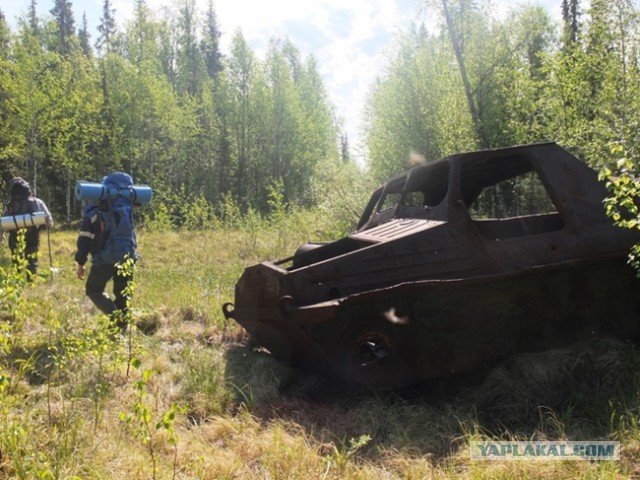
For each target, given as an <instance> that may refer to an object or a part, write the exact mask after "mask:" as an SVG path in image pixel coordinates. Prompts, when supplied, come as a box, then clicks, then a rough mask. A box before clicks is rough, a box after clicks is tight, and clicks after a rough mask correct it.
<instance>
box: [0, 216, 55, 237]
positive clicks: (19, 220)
mask: <svg viewBox="0 0 640 480" xmlns="http://www.w3.org/2000/svg"><path fill="white" fill-rule="evenodd" d="M46 223H47V218H46V217H45V216H44V212H33V213H24V214H22V215H7V216H6V217H2V219H0V226H1V227H2V228H1V230H2V231H4V232H8V231H10V230H18V229H20V228H29V227H39V226H40V225H46Z"/></svg>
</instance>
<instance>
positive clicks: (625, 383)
mask: <svg viewBox="0 0 640 480" xmlns="http://www.w3.org/2000/svg"><path fill="white" fill-rule="evenodd" d="M309 223H313V222H309ZM290 232H295V233H294V234H291V233H290ZM313 236H314V232H313V231H307V230H305V229H304V228H300V227H299V226H298V227H297V228H291V225H289V226H286V228H283V227H280V228H276V227H270V226H264V225H260V226H259V228H258V227H256V226H254V227H252V228H241V229H239V228H236V229H226V230H213V231H201V232H187V231H181V232H154V233H150V232H146V231H144V230H143V231H141V232H139V243H140V252H141V254H142V261H141V262H140V263H139V265H138V267H137V269H136V272H135V282H134V284H135V293H134V298H133V311H134V318H133V320H134V322H135V323H136V325H137V327H136V328H134V329H132V330H131V332H130V336H128V337H127V338H124V339H123V338H120V337H119V336H116V337H115V338H114V336H113V335H110V333H109V331H108V328H107V325H106V323H107V322H106V319H105V318H104V317H101V316H100V315H98V314H97V312H96V310H95V309H94V308H93V307H92V304H91V302H90V301H89V300H88V298H86V297H85V296H84V290H83V288H84V284H83V282H81V281H80V280H78V279H76V278H75V266H74V262H73V253H74V250H75V238H76V237H75V232H64V231H54V232H53V233H52V235H51V252H52V257H53V264H54V267H55V268H56V271H55V272H54V273H53V274H52V275H48V272H49V268H48V267H49V257H48V250H47V241H46V237H43V240H44V241H43V248H41V256H40V266H41V271H42V272H45V273H46V274H47V275H45V276H44V278H41V279H38V281H37V282H35V284H34V285H32V286H26V285H22V284H21V283H20V281H19V279H17V278H16V276H15V275H14V274H13V273H11V268H10V266H9V265H10V261H9V252H8V248H7V247H6V245H5V246H3V247H2V248H1V249H0V267H2V268H3V270H2V272H0V280H2V283H1V284H0V288H1V289H3V291H4V300H3V301H4V305H0V333H1V334H2V337H1V338H2V342H1V343H0V348H4V352H3V353H1V354H0V355H1V356H0V359H1V362H0V373H2V375H3V378H4V379H5V380H6V381H5V382H4V383H1V382H0V385H1V386H2V390H1V392H2V393H0V423H1V426H0V478H7V479H9V478H11V479H13V478H38V479H75V478H82V479H123V480H124V479H149V478H155V479H172V478H180V479H192V478H193V479H225V478H229V479H232V478H233V479H295V478H301V479H305V480H308V479H422V478H487V479H494V478H507V479H511V478H513V479H516V478H529V479H538V478H540V479H551V478H594V479H596V478H598V479H600V478H605V479H606V478H610V479H618V478H639V477H640V427H639V422H640V410H639V407H640V398H639V397H638V393H639V391H640V390H639V388H638V387H639V385H640V382H639V379H638V373H637V372H638V365H639V363H640V362H639V360H640V355H639V354H638V349H637V347H636V346H635V345H631V344H626V343H621V342H616V341H613V340H609V341H598V342H593V343H591V344H589V345H583V346H580V347H571V348H567V349H565V350H561V351H560V350H556V351H553V352H548V353H545V354H536V355H525V356H522V357H519V358H517V359H513V360H511V361H509V362H508V364H506V365H504V366H502V367H500V368H497V369H495V370H493V371H491V372H483V373H482V374H478V375H473V376H468V377H465V378H456V379H452V380H447V381H441V382H432V383H430V384H426V385H421V386H419V387H416V388H414V389H410V390H405V391H402V392H393V393H383V394H382V393H377V394H374V393H367V392H357V393H354V392H345V391H343V390H342V389H340V388H339V387H338V386H336V385H334V384H333V383H332V382H331V381H330V380H327V379H324V378H320V377H316V376H314V375H311V374H309V373H301V372H299V371H297V370H295V369H294V368H291V367H289V366H286V365H284V364H281V363H279V362H277V361H275V360H273V359H272V358H271V357H270V356H269V354H268V353H266V352H265V351H263V350H261V349H259V348H255V347H254V346H252V345H251V343H250V342H249V341H248V340H249V339H248V338H247V336H246V334H245V333H244V331H243V330H242V329H241V328H240V327H239V326H238V325H236V324H234V323H226V321H225V320H224V317H223V315H222V312H221V306H222V304H223V303H224V302H227V301H233V288H234V285H235V282H236V281H237V279H238V277H239V275H240V274H241V273H242V270H243V268H244V267H245V266H247V265H250V264H252V263H255V262H257V261H260V260H263V259H269V258H270V259H275V258H282V257H284V256H288V255H289V254H290V253H291V252H292V251H293V250H294V249H295V248H296V247H297V245H299V244H300V243H302V242H304V241H307V240H310V239H311V240H317V238H312V237H313ZM487 439H505V440H556V439H569V440H616V441H621V442H622V455H621V457H622V458H621V460H620V461H611V462H585V461H528V462H508V461H492V462H478V461H475V462H473V461H471V460H470V456H469V442H470V441H472V440H487Z"/></svg>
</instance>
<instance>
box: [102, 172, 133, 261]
mask: <svg viewBox="0 0 640 480" xmlns="http://www.w3.org/2000/svg"><path fill="white" fill-rule="evenodd" d="M102 183H103V185H104V186H105V187H107V188H108V189H110V191H111V192H113V193H112V194H111V195H109V197H108V198H107V199H106V200H104V202H106V203H107V205H106V208H104V206H103V208H101V209H100V210H99V211H98V216H99V217H98V218H99V221H100V230H101V238H102V241H103V244H102V248H101V249H100V250H99V251H98V252H96V253H95V254H94V255H93V263H96V264H99V263H112V264H113V263H119V262H122V261H124V260H125V258H126V257H127V256H129V257H130V258H133V259H134V260H138V259H139V257H138V251H137V248H138V244H137V241H136V233H135V228H134V223H133V206H132V204H131V201H130V200H129V198H131V196H130V195H127V193H128V191H129V189H130V188H131V186H132V185H133V180H132V179H131V176H129V175H128V174H126V173H122V172H118V173H112V174H111V175H108V176H106V177H104V178H103V179H102ZM121 191H122V192H123V193H122V194H120V193H118V192H121Z"/></svg>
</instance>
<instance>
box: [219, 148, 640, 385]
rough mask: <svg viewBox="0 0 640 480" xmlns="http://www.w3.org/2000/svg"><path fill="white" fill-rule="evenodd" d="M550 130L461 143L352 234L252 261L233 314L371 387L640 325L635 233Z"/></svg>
mask: <svg viewBox="0 0 640 480" xmlns="http://www.w3.org/2000/svg"><path fill="white" fill-rule="evenodd" d="M606 195H607V191H606V189H605V186H604V184H603V183H602V182H600V181H598V178H597V174H596V172H595V171H593V170H592V169H590V168H589V167H588V166H586V165H585V164H584V163H582V162H581V161H580V160H578V159H577V158H576V157H574V156H573V155H571V154H570V153H569V152H567V151H566V150H564V149H562V148H561V147H559V146H558V145H556V144H554V143H546V144H537V145H525V146H517V147H510V148H503V149H496V150H488V151H479V152H472V153H463V154H456V155H452V156H450V157H447V158H444V159H441V160H438V161H435V162H433V163H430V164H427V165H422V166H418V167H414V168H413V169H411V170H408V171H407V172H405V173H404V174H402V175H399V176H397V177H394V178H392V179H390V180H389V181H387V182H386V183H385V184H384V185H382V186H381V187H380V188H378V189H377V190H376V191H375V192H374V193H373V195H372V197H371V200H370V201H369V203H368V205H367V206H366V208H365V210H364V213H363V215H362V217H361V219H360V221H359V223H358V225H357V228H356V231H355V232H354V233H353V234H352V235H349V236H347V237H345V238H342V239H340V240H337V241H335V242H331V243H325V244H316V245H313V244H309V245H305V246H303V247H301V248H300V249H299V250H298V251H297V252H296V254H295V255H294V256H292V257H290V258H286V259H283V260H280V261H276V262H263V263H260V264H258V265H254V266H250V267H248V268H247V269H246V270H245V271H244V273H243V275H242V277H241V278H240V280H239V281H238V283H237V285H236V292H235V304H231V303H228V304H225V306H224V307H223V310H224V314H225V316H226V317H227V318H233V319H235V320H236V321H237V322H239V323H240V324H241V325H242V326H243V327H244V328H245V329H246V330H247V331H248V332H249V333H250V334H251V335H252V337H253V338H254V339H255V340H256V341H257V342H258V343H259V344H261V345H263V346H264V347H266V348H267V349H268V350H269V351H270V352H271V353H272V354H273V355H274V356H276V357H277V358H280V359H282V360H285V361H288V362H293V363H294V364H297V365H306V366H310V367H312V368H313V369H314V370H316V371H319V372H321V373H323V374H326V375H330V376H334V377H337V378H339V379H342V380H344V381H346V382H351V383H356V384H359V385H363V386H366V387H371V388H374V389H390V388H396V387H401V386H406V385H410V384H415V383H418V382H421V381H423V380H426V379H432V378H438V377H445V376H449V375H452V374H455V373H460V372H466V371H471V370H475V369H481V368H486V367H489V366H492V365H495V364H496V363H498V362H500V361H501V360H503V359H505V358H507V357H509V356H510V355H513V354H515V353H518V352H524V351H540V350H545V349H549V348H554V347H558V346H561V345H566V344H568V343H570V342H573V341H577V340H579V339H582V338H585V337H591V336H617V337H621V338H636V337H638V336H639V334H640V299H639V298H638V296H637V292H638V287H639V285H640V283H639V281H638V279H637V278H636V276H635V273H634V271H633V269H632V268H631V267H629V266H628V265H627V263H626V259H627V254H628V252H629V249H630V247H631V246H632V245H633V244H634V243H636V242H638V241H640V238H638V235H637V234H636V233H634V232H631V231H627V230H624V229H620V228H618V227H615V226H613V225H612V222H611V221H610V220H609V219H608V218H607V217H606V215H605V212H604V207H603V204H602V201H603V199H604V198H605V196H606Z"/></svg>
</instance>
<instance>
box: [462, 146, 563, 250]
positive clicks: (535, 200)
mask: <svg viewBox="0 0 640 480" xmlns="http://www.w3.org/2000/svg"><path fill="white" fill-rule="evenodd" d="M461 173H462V176H461V184H460V185H461V193H462V198H463V199H464V201H465V204H466V205H467V208H468V211H469V215H470V216H471V218H472V220H474V223H475V225H476V226H477V228H478V231H479V233H480V234H481V235H483V236H485V237H487V238H490V239H504V238H514V237H520V236H527V235H537V234H540V233H546V232H551V231H555V230H560V229H562V228H563V227H564V221H563V219H562V217H561V215H560V213H559V212H558V209H557V207H556V206H555V204H554V203H553V201H552V199H551V197H550V196H549V193H548V191H547V189H546V187H545V186H544V183H543V182H542V179H541V178H540V176H539V175H538V173H537V171H536V170H535V169H534V168H533V165H532V164H531V162H530V161H529V160H528V159H527V158H526V157H505V158H494V159H482V160H479V161H475V162H469V163H467V164H465V165H463V168H462V172H461Z"/></svg>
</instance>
